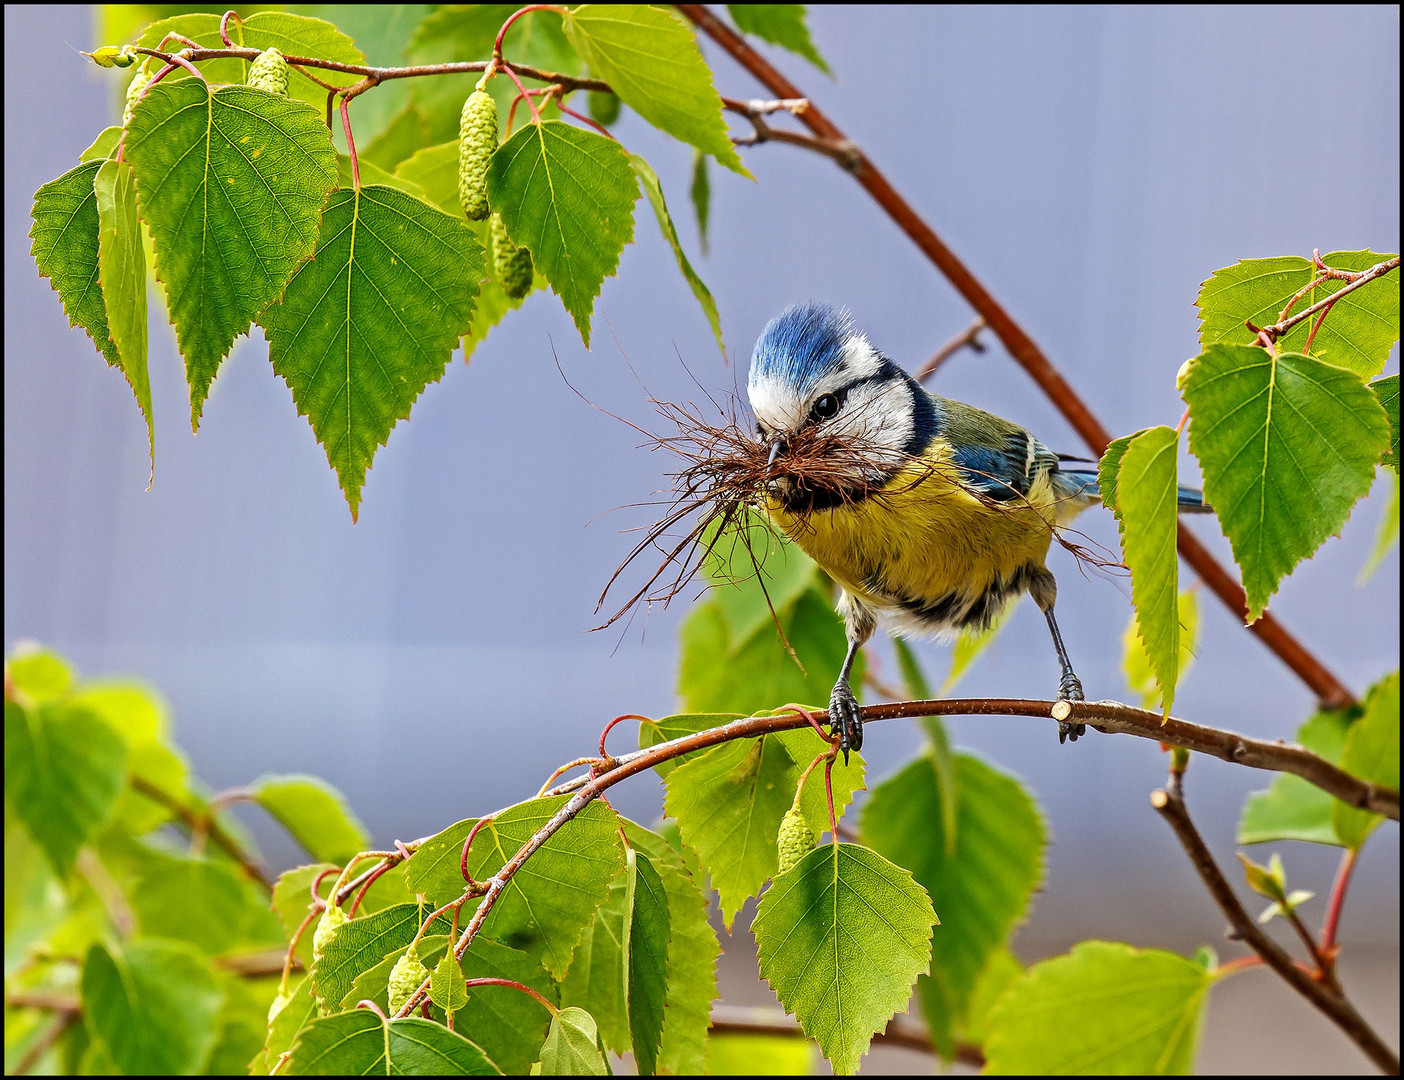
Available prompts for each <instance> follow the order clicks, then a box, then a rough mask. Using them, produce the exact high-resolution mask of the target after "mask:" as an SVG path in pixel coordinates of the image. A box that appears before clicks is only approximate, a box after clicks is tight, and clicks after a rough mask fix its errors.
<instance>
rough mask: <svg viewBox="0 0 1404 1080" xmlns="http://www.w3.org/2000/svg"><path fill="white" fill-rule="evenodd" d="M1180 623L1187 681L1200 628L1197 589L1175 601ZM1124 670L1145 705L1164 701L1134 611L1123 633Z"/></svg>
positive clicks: (1182, 662) (1182, 664)
mask: <svg viewBox="0 0 1404 1080" xmlns="http://www.w3.org/2000/svg"><path fill="white" fill-rule="evenodd" d="M1175 607H1176V611H1177V618H1178V619H1179V624H1180V664H1179V668H1178V670H1179V678H1180V681H1181V682H1183V681H1184V678H1185V672H1187V671H1188V670H1189V668H1190V664H1192V663H1193V662H1194V648H1195V638H1196V637H1197V635H1198V632H1199V602H1198V600H1196V598H1195V592H1194V590H1193V589H1184V590H1182V591H1181V592H1180V595H1179V597H1178V598H1177V600H1176V602H1175ZM1121 670H1122V673H1123V674H1125V676H1126V685H1127V686H1128V687H1130V688H1131V691H1132V693H1134V694H1135V695H1136V696H1137V698H1138V700H1139V702H1140V706H1141V708H1143V709H1154V708H1155V707H1156V705H1157V704H1158V703H1159V701H1160V684H1159V683H1157V682H1156V681H1155V672H1153V671H1152V670H1151V666H1150V660H1149V659H1148V658H1147V657H1146V647H1145V646H1144V645H1143V644H1142V643H1141V630H1140V627H1139V626H1138V625H1137V623H1136V613H1135V612H1134V611H1133V612H1132V613H1131V621H1130V622H1129V623H1128V624H1127V626H1126V630H1125V632H1124V633H1123V634H1122V635H1121Z"/></svg>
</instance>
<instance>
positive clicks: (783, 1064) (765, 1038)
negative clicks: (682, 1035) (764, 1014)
mask: <svg viewBox="0 0 1404 1080" xmlns="http://www.w3.org/2000/svg"><path fill="white" fill-rule="evenodd" d="M818 1066H819V1059H818V1058H816V1057H815V1056H814V1044H813V1043H811V1042H810V1041H809V1040H808V1039H796V1038H794V1037H792V1036H789V1035H720V1034H718V1035H713V1036H712V1037H711V1039H710V1040H709V1041H708V1043H707V1075H708V1076H813V1075H814V1074H815V1073H816V1072H818Z"/></svg>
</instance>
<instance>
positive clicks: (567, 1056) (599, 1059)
mask: <svg viewBox="0 0 1404 1080" xmlns="http://www.w3.org/2000/svg"><path fill="white" fill-rule="evenodd" d="M598 1038H599V1030H598V1028H596V1026H595V1018H594V1017H593V1016H591V1015H590V1014H589V1013H587V1012H586V1011H585V1010H584V1009H577V1008H569V1009H562V1010H561V1011H560V1012H558V1013H557V1014H556V1015H555V1016H553V1017H551V1030H550V1031H549V1032H548V1033H547V1035H546V1042H545V1043H544V1044H543V1045H542V1047H541V1060H540V1062H539V1063H538V1064H537V1065H535V1066H533V1067H532V1070H531V1071H532V1074H533V1075H535V1074H537V1073H540V1074H541V1075H542V1076H605V1075H607V1074H608V1073H609V1066H608V1065H606V1064H605V1059H604V1055H603V1054H602V1053H600V1050H599V1047H598V1046H597V1045H596V1042H597V1040H598Z"/></svg>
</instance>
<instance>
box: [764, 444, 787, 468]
mask: <svg viewBox="0 0 1404 1080" xmlns="http://www.w3.org/2000/svg"><path fill="white" fill-rule="evenodd" d="M784 452H785V440H784V439H783V438H777V439H774V440H773V441H772V442H771V444H770V457H768V458H766V459H765V467H766V468H767V469H769V468H770V467H771V466H772V465H774V464H775V459H776V458H778V457H779V456H780V455H781V454H783V453H784Z"/></svg>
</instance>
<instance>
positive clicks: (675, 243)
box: [629, 154, 726, 359]
mask: <svg viewBox="0 0 1404 1080" xmlns="http://www.w3.org/2000/svg"><path fill="white" fill-rule="evenodd" d="M629 162H630V164H632V165H633V167H634V172H635V173H636V174H638V178H639V183H640V184H642V186H643V193H644V194H645V195H646V196H647V197H648V201H649V204H650V205H651V206H652V207H653V213H654V216H655V217H657V218H658V227H659V228H660V229H661V230H662V231H663V239H664V240H666V241H668V246H669V247H671V248H672V249H673V258H675V259H676V260H677V262H678V269H679V270H680V271H681V272H682V276H683V278H684V279H685V280H686V281H687V287H688V288H689V289H691V290H692V295H693V296H695V297H697V302H698V303H699V304H700V305H701V306H702V314H704V315H706V316H707V324H708V325H709V326H710V327H711V328H712V336H713V337H714V338H716V339H717V348H718V349H720V350H721V354H722V358H723V359H725V357H726V342H725V341H724V340H722V330H721V316H720V315H718V314H717V302H716V301H715V300H713V299H712V293H711V290H709V289H708V288H707V286H706V285H705V284H704V283H703V281H702V279H701V278H700V277H698V276H697V271H695V270H694V269H693V268H692V264H691V263H690V262H688V261H687V255H686V254H685V253H684V252H683V249H682V242H681V241H680V240H678V230H677V227H676V226H675V225H674V224H673V218H672V215H670V214H669V213H668V204H667V203H666V202H664V200H663V187H662V185H661V184H660V183H659V180H658V174H657V173H656V172H654V171H653V166H652V165H650V164H649V163H648V162H647V161H645V160H644V159H643V158H641V157H640V156H639V155H638V154H630V155H629Z"/></svg>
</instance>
